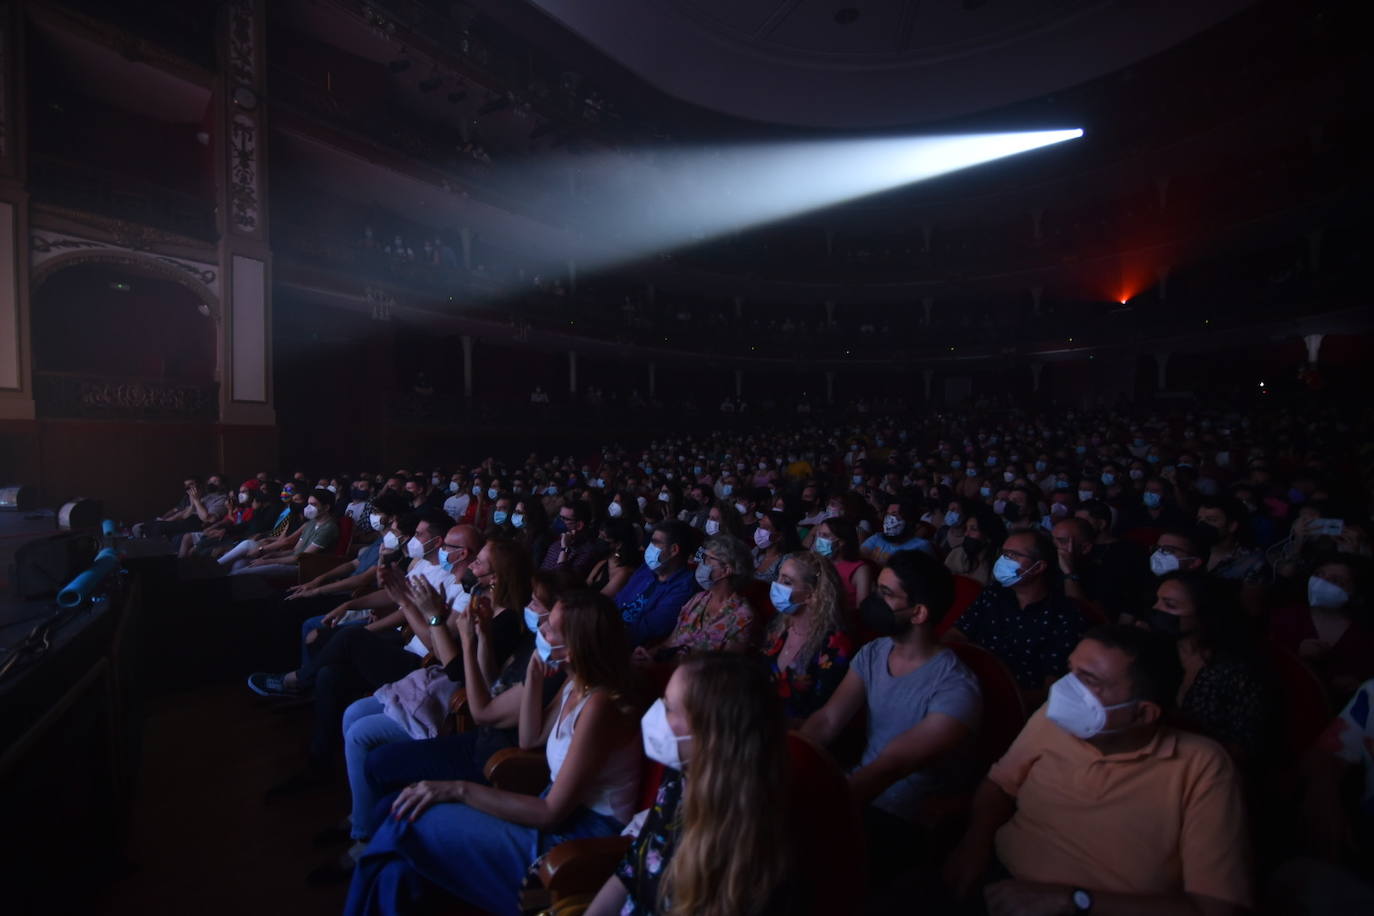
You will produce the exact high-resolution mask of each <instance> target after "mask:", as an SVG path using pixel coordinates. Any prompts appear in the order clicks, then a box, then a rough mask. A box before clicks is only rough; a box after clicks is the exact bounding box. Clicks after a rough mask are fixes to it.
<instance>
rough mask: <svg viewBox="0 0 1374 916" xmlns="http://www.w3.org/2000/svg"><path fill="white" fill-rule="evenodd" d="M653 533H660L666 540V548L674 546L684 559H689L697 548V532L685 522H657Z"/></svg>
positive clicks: (674, 520)
mask: <svg viewBox="0 0 1374 916" xmlns="http://www.w3.org/2000/svg"><path fill="white" fill-rule="evenodd" d="M654 531H662V532H663V536H664V537H666V538H667V539H668V546H669V547H672V546H674V545H676V546H677V547H679V548H680V550H679V551H678V552H679V553H681V554H682V556H683V557H684V558H687V557H690V556H691V554H692V552H693V550H695V549H696V546H697V530H696V529H695V528H693V527H692V526H691V525H689V524H687V523H686V522H679V521H677V520H676V519H672V520H670V521H665V522H659V523H658V524H657V525H655V526H654Z"/></svg>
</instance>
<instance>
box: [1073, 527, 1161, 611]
mask: <svg viewBox="0 0 1374 916" xmlns="http://www.w3.org/2000/svg"><path fill="white" fill-rule="evenodd" d="M1074 516H1075V517H1077V518H1081V519H1083V520H1084V521H1086V522H1087V523H1088V524H1089V525H1092V527H1093V532H1094V534H1093V549H1092V555H1091V557H1092V562H1093V566H1094V569H1095V572H1096V579H1097V581H1096V582H1095V583H1094V588H1095V593H1094V594H1093V598H1094V600H1096V601H1097V602H1099V603H1100V604H1101V605H1102V608H1103V610H1105V611H1106V612H1107V618H1108V619H1109V620H1110V621H1112V622H1116V620H1117V619H1118V618H1119V617H1120V616H1121V615H1122V614H1130V615H1133V616H1138V615H1139V612H1140V609H1141V608H1142V607H1147V606H1148V605H1149V604H1152V603H1153V602H1154V593H1153V589H1154V577H1153V576H1151V575H1150V556H1149V554H1148V553H1147V552H1146V550H1145V548H1144V547H1142V546H1140V545H1139V544H1137V543H1135V542H1134V541H1123V540H1122V539H1120V538H1118V537H1117V536H1116V535H1114V534H1113V533H1112V510H1111V507H1110V506H1108V505H1107V504H1106V503H1104V502H1102V501H1100V500H1092V501H1090V502H1086V503H1083V504H1082V505H1081V506H1079V507H1078V509H1077V510H1075V511H1074ZM1147 597H1148V601H1146V599H1147Z"/></svg>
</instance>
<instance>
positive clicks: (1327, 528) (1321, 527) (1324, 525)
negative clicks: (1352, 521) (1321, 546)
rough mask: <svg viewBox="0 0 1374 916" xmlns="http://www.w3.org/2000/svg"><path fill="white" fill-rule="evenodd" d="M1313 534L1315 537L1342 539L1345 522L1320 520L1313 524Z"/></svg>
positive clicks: (1331, 519) (1334, 519) (1330, 519)
mask: <svg viewBox="0 0 1374 916" xmlns="http://www.w3.org/2000/svg"><path fill="white" fill-rule="evenodd" d="M1310 530H1311V532H1312V533H1313V534H1315V535H1318V536H1321V535H1330V536H1331V537H1333V538H1334V537H1340V536H1341V533H1342V532H1343V531H1345V522H1344V521H1342V520H1341V519H1339V518H1319V519H1317V520H1316V521H1314V522H1312V527H1311V529H1310Z"/></svg>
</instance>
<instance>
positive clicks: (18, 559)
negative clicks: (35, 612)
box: [10, 533, 97, 601]
mask: <svg viewBox="0 0 1374 916" xmlns="http://www.w3.org/2000/svg"><path fill="white" fill-rule="evenodd" d="M96 548H97V544H96V539H95V538H94V537H93V536H91V535H89V534H71V533H64V534H57V535H52V536H50V537H45V538H39V539H37V540H34V541H29V542H28V543H27V544H25V545H24V546H22V547H20V548H19V549H18V550H16V551H15V552H14V564H13V565H12V566H11V568H10V584H11V585H12V586H13V587H14V596H15V597H16V598H19V599H22V600H24V601H32V600H34V599H36V598H50V597H52V596H54V595H56V594H57V592H58V590H59V589H61V588H62V586H64V585H66V584H67V583H68V582H70V581H72V579H74V578H75V577H76V575H77V573H79V572H81V571H82V570H84V569H85V568H86V567H88V566H90V565H91V562H92V561H93V560H94V559H95V552H96Z"/></svg>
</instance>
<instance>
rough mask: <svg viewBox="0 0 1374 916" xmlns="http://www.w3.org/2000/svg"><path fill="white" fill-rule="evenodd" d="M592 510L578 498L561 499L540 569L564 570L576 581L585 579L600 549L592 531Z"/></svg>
mask: <svg viewBox="0 0 1374 916" xmlns="http://www.w3.org/2000/svg"><path fill="white" fill-rule="evenodd" d="M591 521H592V510H591V507H590V506H589V505H588V504H587V503H586V502H584V501H583V500H580V499H571V498H568V499H564V501H563V506H562V507H561V508H560V509H559V510H558V515H557V517H556V518H555V519H554V521H553V535H554V539H553V543H551V544H549V547H548V550H547V551H546V552H545V553H544V559H543V562H541V563H540V564H539V568H540V569H561V570H567V571H568V572H570V573H571V574H572V575H573V576H575V577H576V578H578V579H582V580H584V581H585V580H586V577H587V574H588V573H589V572H591V571H592V567H593V566H594V565H595V564H596V554H597V550H598V549H599V544H598V543H597V539H596V538H595V537H594V536H593V534H592V531H591Z"/></svg>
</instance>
